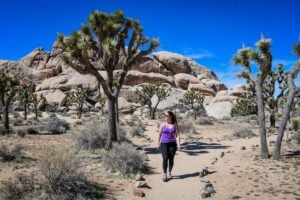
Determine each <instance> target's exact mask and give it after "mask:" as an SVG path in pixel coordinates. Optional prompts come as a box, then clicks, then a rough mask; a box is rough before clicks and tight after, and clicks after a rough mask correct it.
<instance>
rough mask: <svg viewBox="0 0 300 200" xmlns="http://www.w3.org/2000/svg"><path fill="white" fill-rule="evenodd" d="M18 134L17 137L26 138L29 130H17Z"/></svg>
mask: <svg viewBox="0 0 300 200" xmlns="http://www.w3.org/2000/svg"><path fill="white" fill-rule="evenodd" d="M16 132H17V135H18V136H20V137H25V135H26V134H27V130H24V129H17V130H16Z"/></svg>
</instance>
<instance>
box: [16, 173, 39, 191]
mask: <svg viewBox="0 0 300 200" xmlns="http://www.w3.org/2000/svg"><path fill="white" fill-rule="evenodd" d="M16 178H17V180H18V181H19V182H20V184H21V188H22V192H31V191H33V190H35V188H38V187H37V185H38V182H37V181H36V180H35V173H34V172H31V173H30V174H28V175H27V174H23V173H18V174H17V175H16ZM39 188H41V187H39Z"/></svg>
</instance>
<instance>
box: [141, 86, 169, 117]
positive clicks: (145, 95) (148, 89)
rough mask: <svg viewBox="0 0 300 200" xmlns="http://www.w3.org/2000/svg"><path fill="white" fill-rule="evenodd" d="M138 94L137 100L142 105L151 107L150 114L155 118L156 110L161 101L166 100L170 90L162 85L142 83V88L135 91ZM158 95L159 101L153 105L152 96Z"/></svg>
mask: <svg viewBox="0 0 300 200" xmlns="http://www.w3.org/2000/svg"><path fill="white" fill-rule="evenodd" d="M135 94H136V95H137V102H139V103H141V105H143V106H144V105H147V106H148V108H149V114H150V117H151V119H155V112H156V109H157V106H158V104H159V102H161V101H162V100H164V99H165V98H166V97H167V96H168V90H167V89H166V88H165V87H164V86H161V85H153V84H146V85H142V89H141V90H137V91H136V92H135ZM154 96H156V97H157V102H156V104H155V105H152V100H151V99H152V98H153V97H154Z"/></svg>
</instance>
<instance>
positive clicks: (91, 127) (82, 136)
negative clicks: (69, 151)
mask: <svg viewBox="0 0 300 200" xmlns="http://www.w3.org/2000/svg"><path fill="white" fill-rule="evenodd" d="M117 132H118V142H123V141H126V138H125V131H124V130H123V129H122V128H120V127H118V128H117ZM107 135H108V127H107V124H105V123H99V122H98V121H92V122H90V123H88V124H87V125H86V127H85V128H84V129H83V130H80V131H78V133H76V134H75V138H74V139H75V144H76V148H77V149H95V148H104V147H105V145H106V141H107Z"/></svg>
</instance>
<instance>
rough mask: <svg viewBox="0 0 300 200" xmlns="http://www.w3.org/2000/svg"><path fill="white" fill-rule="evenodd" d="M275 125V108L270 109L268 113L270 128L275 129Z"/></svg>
mask: <svg viewBox="0 0 300 200" xmlns="http://www.w3.org/2000/svg"><path fill="white" fill-rule="evenodd" d="M275 124H276V118H275V108H272V109H271V113H270V126H271V127H272V128H275Z"/></svg>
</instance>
